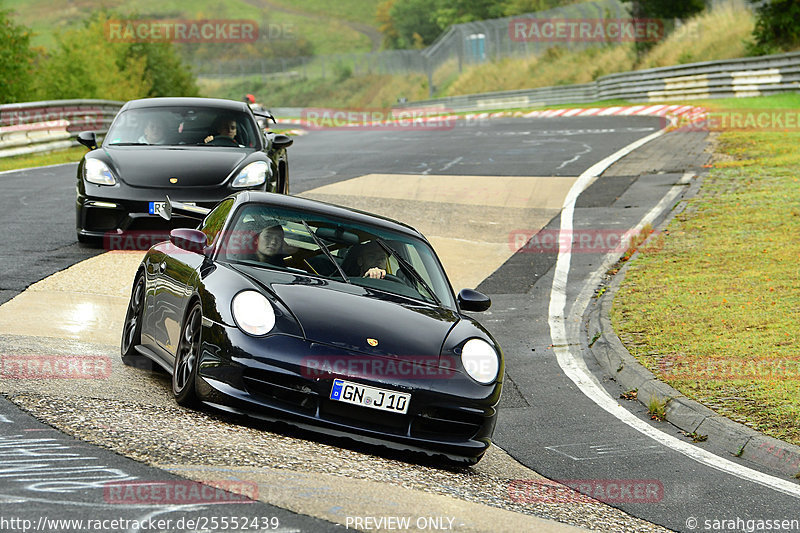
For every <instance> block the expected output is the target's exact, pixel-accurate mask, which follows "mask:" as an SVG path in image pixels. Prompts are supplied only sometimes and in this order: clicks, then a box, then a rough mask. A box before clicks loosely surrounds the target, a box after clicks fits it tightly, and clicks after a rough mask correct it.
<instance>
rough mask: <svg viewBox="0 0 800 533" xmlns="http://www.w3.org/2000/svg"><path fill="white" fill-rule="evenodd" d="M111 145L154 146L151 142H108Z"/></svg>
mask: <svg viewBox="0 0 800 533" xmlns="http://www.w3.org/2000/svg"><path fill="white" fill-rule="evenodd" d="M108 144H109V146H153V145H151V144H150V143H108Z"/></svg>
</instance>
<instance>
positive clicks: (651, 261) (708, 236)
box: [612, 95, 800, 444]
mask: <svg viewBox="0 0 800 533" xmlns="http://www.w3.org/2000/svg"><path fill="white" fill-rule="evenodd" d="M797 98H798V95H784V96H780V97H768V98H759V99H752V100H749V101H747V102H740V101H734V102H732V104H735V105H737V106H738V105H740V104H744V105H741V107H745V108H759V107H760V108H787V107H789V106H791V105H793V104H794V107H795V109H798V106H797V105H796V102H797ZM729 104H731V102H725V105H729ZM798 142H800V132H798V131H775V132H769V131H765V132H747V131H738V132H737V131H731V132H724V133H722V134H720V136H719V146H718V148H717V151H718V153H719V154H720V155H721V157H720V158H719V160H718V161H717V162H716V163H715V164H714V168H713V169H712V170H711V172H710V175H709V176H708V177H707V178H706V181H705V183H704V184H703V187H702V189H701V192H700V194H699V195H698V196H697V197H695V198H693V199H692V200H691V201H690V202H689V205H688V207H687V209H686V210H685V211H683V212H682V213H681V214H679V215H678V216H676V218H675V219H674V220H673V221H672V223H671V224H670V225H669V228H668V232H667V233H666V234H665V235H664V237H663V239H662V246H661V247H656V248H654V249H650V250H647V251H646V252H644V253H641V254H640V255H639V256H638V257H637V258H635V259H634V260H633V262H632V263H631V266H630V270H629V271H628V274H627V276H626V278H625V281H624V282H623V285H622V287H621V289H620V291H619V293H618V296H617V298H616V299H615V301H614V307H613V311H612V320H613V323H614V327H615V329H616V331H617V332H618V333H619V335H620V337H621V338H622V339H623V342H624V343H625V344H626V346H627V347H628V349H629V350H630V351H631V353H632V354H633V355H634V356H636V357H637V358H638V359H639V360H640V362H642V364H644V365H645V366H646V367H648V368H649V369H650V370H651V371H653V372H654V373H655V374H656V375H657V376H658V377H660V378H661V379H663V380H664V381H666V382H667V383H669V384H670V385H672V386H673V387H675V388H677V389H678V390H679V391H681V392H682V393H684V394H686V395H687V396H690V397H692V398H694V399H696V400H697V401H699V402H701V403H703V404H705V405H708V406H709V407H711V408H713V409H715V410H716V411H717V412H719V413H720V414H723V415H726V416H728V417H730V418H732V419H734V420H737V421H740V422H744V423H747V424H748V425H751V426H752V427H754V428H755V429H758V430H760V431H763V432H764V433H766V434H768V435H770V436H773V437H776V438H779V439H784V440H787V441H789V442H792V443H794V444H800V353H799V352H798V346H799V345H800V330H799V329H798V327H797V324H800V285H798V283H797V280H798V278H800V267H798V265H800V239H798V235H800V204H799V203H798V198H800V180H799V179H798V177H797V168H798V166H800V152H799V151H798V150H797V145H798Z"/></svg>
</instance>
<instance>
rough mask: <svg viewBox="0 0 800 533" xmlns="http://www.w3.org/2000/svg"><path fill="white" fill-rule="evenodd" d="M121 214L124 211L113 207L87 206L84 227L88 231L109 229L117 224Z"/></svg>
mask: <svg viewBox="0 0 800 533" xmlns="http://www.w3.org/2000/svg"><path fill="white" fill-rule="evenodd" d="M123 216H124V213H122V212H120V211H116V210H114V209H102V208H88V209H86V224H85V228H86V229H87V230H89V231H111V230H114V229H116V228H117V227H118V226H119V224H120V222H121V221H122V217H123Z"/></svg>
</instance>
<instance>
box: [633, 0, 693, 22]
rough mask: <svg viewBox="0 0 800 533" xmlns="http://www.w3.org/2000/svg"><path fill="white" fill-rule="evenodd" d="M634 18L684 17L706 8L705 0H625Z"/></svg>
mask: <svg viewBox="0 0 800 533" xmlns="http://www.w3.org/2000/svg"><path fill="white" fill-rule="evenodd" d="M625 1H626V2H628V3H632V4H633V16H634V17H636V18H660V19H670V20H671V19H686V18H689V17H691V16H692V15H696V14H698V13H700V12H701V11H703V10H704V9H705V8H706V2H705V0H625Z"/></svg>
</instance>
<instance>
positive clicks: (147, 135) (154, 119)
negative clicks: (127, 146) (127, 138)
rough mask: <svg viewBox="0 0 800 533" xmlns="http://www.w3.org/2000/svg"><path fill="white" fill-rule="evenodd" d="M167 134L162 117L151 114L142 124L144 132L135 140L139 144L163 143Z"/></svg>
mask: <svg viewBox="0 0 800 533" xmlns="http://www.w3.org/2000/svg"><path fill="white" fill-rule="evenodd" d="M166 135H167V126H166V125H165V124H164V119H162V118H161V117H158V116H151V117H149V118H148V119H147V124H145V126H144V133H143V134H142V135H141V136H140V137H139V139H138V140H137V142H138V143H140V144H164V142H165V137H166Z"/></svg>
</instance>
